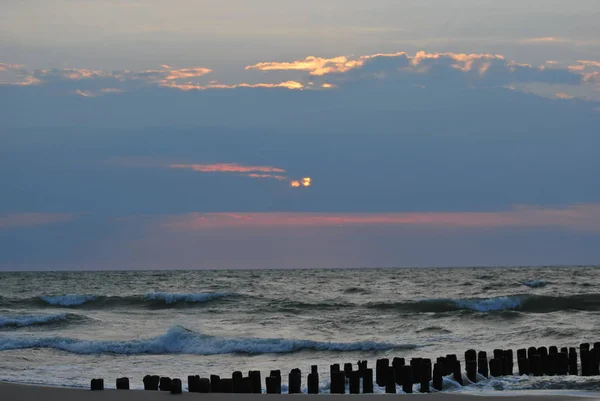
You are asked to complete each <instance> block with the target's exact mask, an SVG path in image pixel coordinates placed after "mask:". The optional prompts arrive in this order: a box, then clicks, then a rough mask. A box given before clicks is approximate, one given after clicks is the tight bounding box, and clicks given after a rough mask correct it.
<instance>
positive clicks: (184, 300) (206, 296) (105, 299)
mask: <svg viewBox="0 0 600 401" xmlns="http://www.w3.org/2000/svg"><path fill="white" fill-rule="evenodd" d="M235 296H237V294H234V293H229V292H204V293H171V292H150V293H147V294H144V295H129V296H106V295H91V294H66V295H42V296H39V297H33V298H24V299H7V298H0V305H4V306H60V307H67V308H77V307H86V308H98V309H101V308H103V307H131V306H139V307H148V308H169V307H175V306H186V305H187V306H191V305H194V304H202V303H206V302H209V301H212V300H215V299H219V298H228V297H235Z"/></svg>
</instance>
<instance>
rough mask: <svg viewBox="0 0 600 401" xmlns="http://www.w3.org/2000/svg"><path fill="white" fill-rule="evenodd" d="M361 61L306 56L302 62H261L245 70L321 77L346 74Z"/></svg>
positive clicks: (342, 57) (359, 64)
mask: <svg viewBox="0 0 600 401" xmlns="http://www.w3.org/2000/svg"><path fill="white" fill-rule="evenodd" d="M363 62H364V61H363V60H362V59H359V60H349V59H348V58H346V57H344V56H338V57H333V58H322V57H314V56H308V57H306V58H305V59H302V60H296V61H292V62H274V61H271V62H261V63H257V64H254V65H249V66H246V70H260V71H277V70H279V71H281V70H295V71H306V72H308V73H309V74H310V75H316V76H321V75H325V74H330V73H332V72H346V71H348V70H350V69H352V68H356V67H359V66H361V65H362V64H363Z"/></svg>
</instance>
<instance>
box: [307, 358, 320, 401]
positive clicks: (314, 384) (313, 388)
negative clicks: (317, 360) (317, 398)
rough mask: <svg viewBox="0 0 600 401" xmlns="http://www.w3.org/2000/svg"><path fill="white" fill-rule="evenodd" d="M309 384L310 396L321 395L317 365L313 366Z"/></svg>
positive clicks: (308, 380)
mask: <svg viewBox="0 0 600 401" xmlns="http://www.w3.org/2000/svg"><path fill="white" fill-rule="evenodd" d="M307 383H308V384H307V386H308V394H319V373H318V372H317V369H316V365H313V366H311V372H310V373H309V374H308V379H307Z"/></svg>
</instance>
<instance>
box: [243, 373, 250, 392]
mask: <svg viewBox="0 0 600 401" xmlns="http://www.w3.org/2000/svg"><path fill="white" fill-rule="evenodd" d="M242 392H243V393H244V394H252V393H253V391H252V380H251V379H250V377H249V376H244V378H243V379H242Z"/></svg>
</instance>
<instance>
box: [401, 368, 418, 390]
mask: <svg viewBox="0 0 600 401" xmlns="http://www.w3.org/2000/svg"><path fill="white" fill-rule="evenodd" d="M414 383H415V377H414V369H413V367H412V366H411V365H406V366H402V391H404V392H405V393H406V394H412V392H413V384H414Z"/></svg>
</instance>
